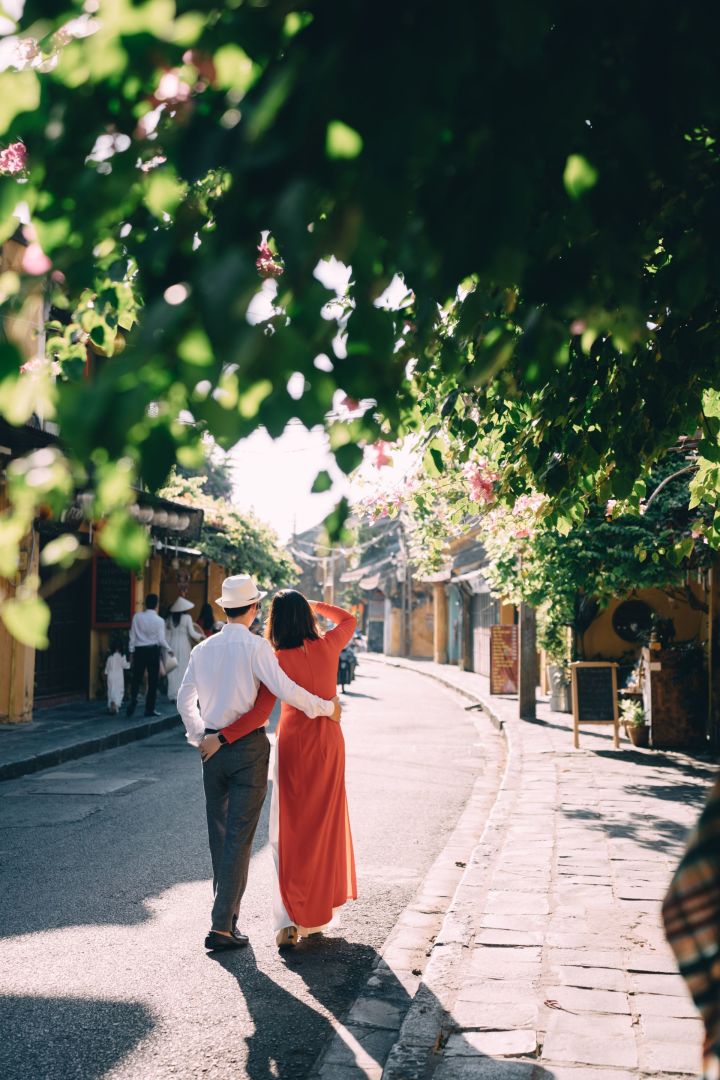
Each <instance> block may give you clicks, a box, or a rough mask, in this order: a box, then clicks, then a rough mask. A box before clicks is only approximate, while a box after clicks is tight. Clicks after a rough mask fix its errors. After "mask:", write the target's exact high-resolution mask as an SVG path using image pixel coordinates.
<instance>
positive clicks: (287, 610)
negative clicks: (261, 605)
mask: <svg viewBox="0 0 720 1080" xmlns="http://www.w3.org/2000/svg"><path fill="white" fill-rule="evenodd" d="M265 633H266V636H267V638H268V641H269V642H270V644H271V645H272V647H273V648H274V649H297V648H299V647H300V646H301V645H302V644H303V642H305V641H317V639H318V638H319V637H320V635H319V633H318V628H317V623H316V622H315V616H314V614H313V612H312V608H311V607H310V605H309V604H308V602H307V600H306V599H305V597H304V596H303V594H302V593H301V592H298V591H297V589H281V591H280V592H279V593H276V594H275V596H274V597H273V602H272V605H271V607H270V615H269V617H268V623H267V629H266V631H265Z"/></svg>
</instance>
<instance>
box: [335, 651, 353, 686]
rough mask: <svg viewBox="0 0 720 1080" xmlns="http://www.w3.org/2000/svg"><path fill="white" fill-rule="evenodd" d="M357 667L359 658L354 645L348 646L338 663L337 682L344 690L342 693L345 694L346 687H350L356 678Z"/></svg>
mask: <svg viewBox="0 0 720 1080" xmlns="http://www.w3.org/2000/svg"><path fill="white" fill-rule="evenodd" d="M356 667H357V656H356V655H355V650H354V649H353V647H352V645H346V646H345V648H344V649H343V651H342V652H341V653H340V661H339V663H338V677H337V681H338V683H339V684H340V687H341V688H342V692H343V693H345V687H346V686H349V685H350V683H351V682H352V681H353V679H354V678H355V668H356Z"/></svg>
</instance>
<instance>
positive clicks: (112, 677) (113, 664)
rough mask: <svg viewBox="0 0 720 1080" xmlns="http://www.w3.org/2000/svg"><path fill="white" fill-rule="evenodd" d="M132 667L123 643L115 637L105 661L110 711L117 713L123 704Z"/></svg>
mask: <svg viewBox="0 0 720 1080" xmlns="http://www.w3.org/2000/svg"><path fill="white" fill-rule="evenodd" d="M129 667H130V663H129V661H128V660H127V659H126V657H125V656H124V654H123V651H122V645H121V644H120V642H119V641H118V640H117V638H115V639H114V640H113V641H111V642H110V655H109V656H108V658H107V661H106V662H105V678H106V679H107V693H108V712H111V713H113V714H115V713H116V712H117V711H118V709H119V708H120V706H121V705H122V700H123V697H124V696H125V675H124V674H123V673H124V672H125V671H127V670H128V668H129Z"/></svg>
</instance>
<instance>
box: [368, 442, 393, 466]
mask: <svg viewBox="0 0 720 1080" xmlns="http://www.w3.org/2000/svg"><path fill="white" fill-rule="evenodd" d="M370 449H371V451H372V453H373V455H374V457H373V465H374V466H375V468H376V469H382V467H383V466H384V465H389V464H390V462H391V461H392V458H391V457H390V455H389V454H388V450H389V449H390V443H387V442H383V440H382V439H378V441H377V442H375V443H373V444H372V446H371V447H370Z"/></svg>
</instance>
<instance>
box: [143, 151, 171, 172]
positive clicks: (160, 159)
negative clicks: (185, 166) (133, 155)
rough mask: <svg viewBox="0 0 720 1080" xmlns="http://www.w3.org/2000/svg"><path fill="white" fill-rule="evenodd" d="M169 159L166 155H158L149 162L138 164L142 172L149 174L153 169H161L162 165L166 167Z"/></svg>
mask: <svg viewBox="0 0 720 1080" xmlns="http://www.w3.org/2000/svg"><path fill="white" fill-rule="evenodd" d="M166 161H167V158H166V157H165V155H164V154H156V155H155V157H151V158H150V159H149V160H148V161H141V162H140V163H139V164H138V168H139V170H140V172H144V173H149V172H152V171H153V169H159V168H160V166H161V165H164V164H165V162H166Z"/></svg>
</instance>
